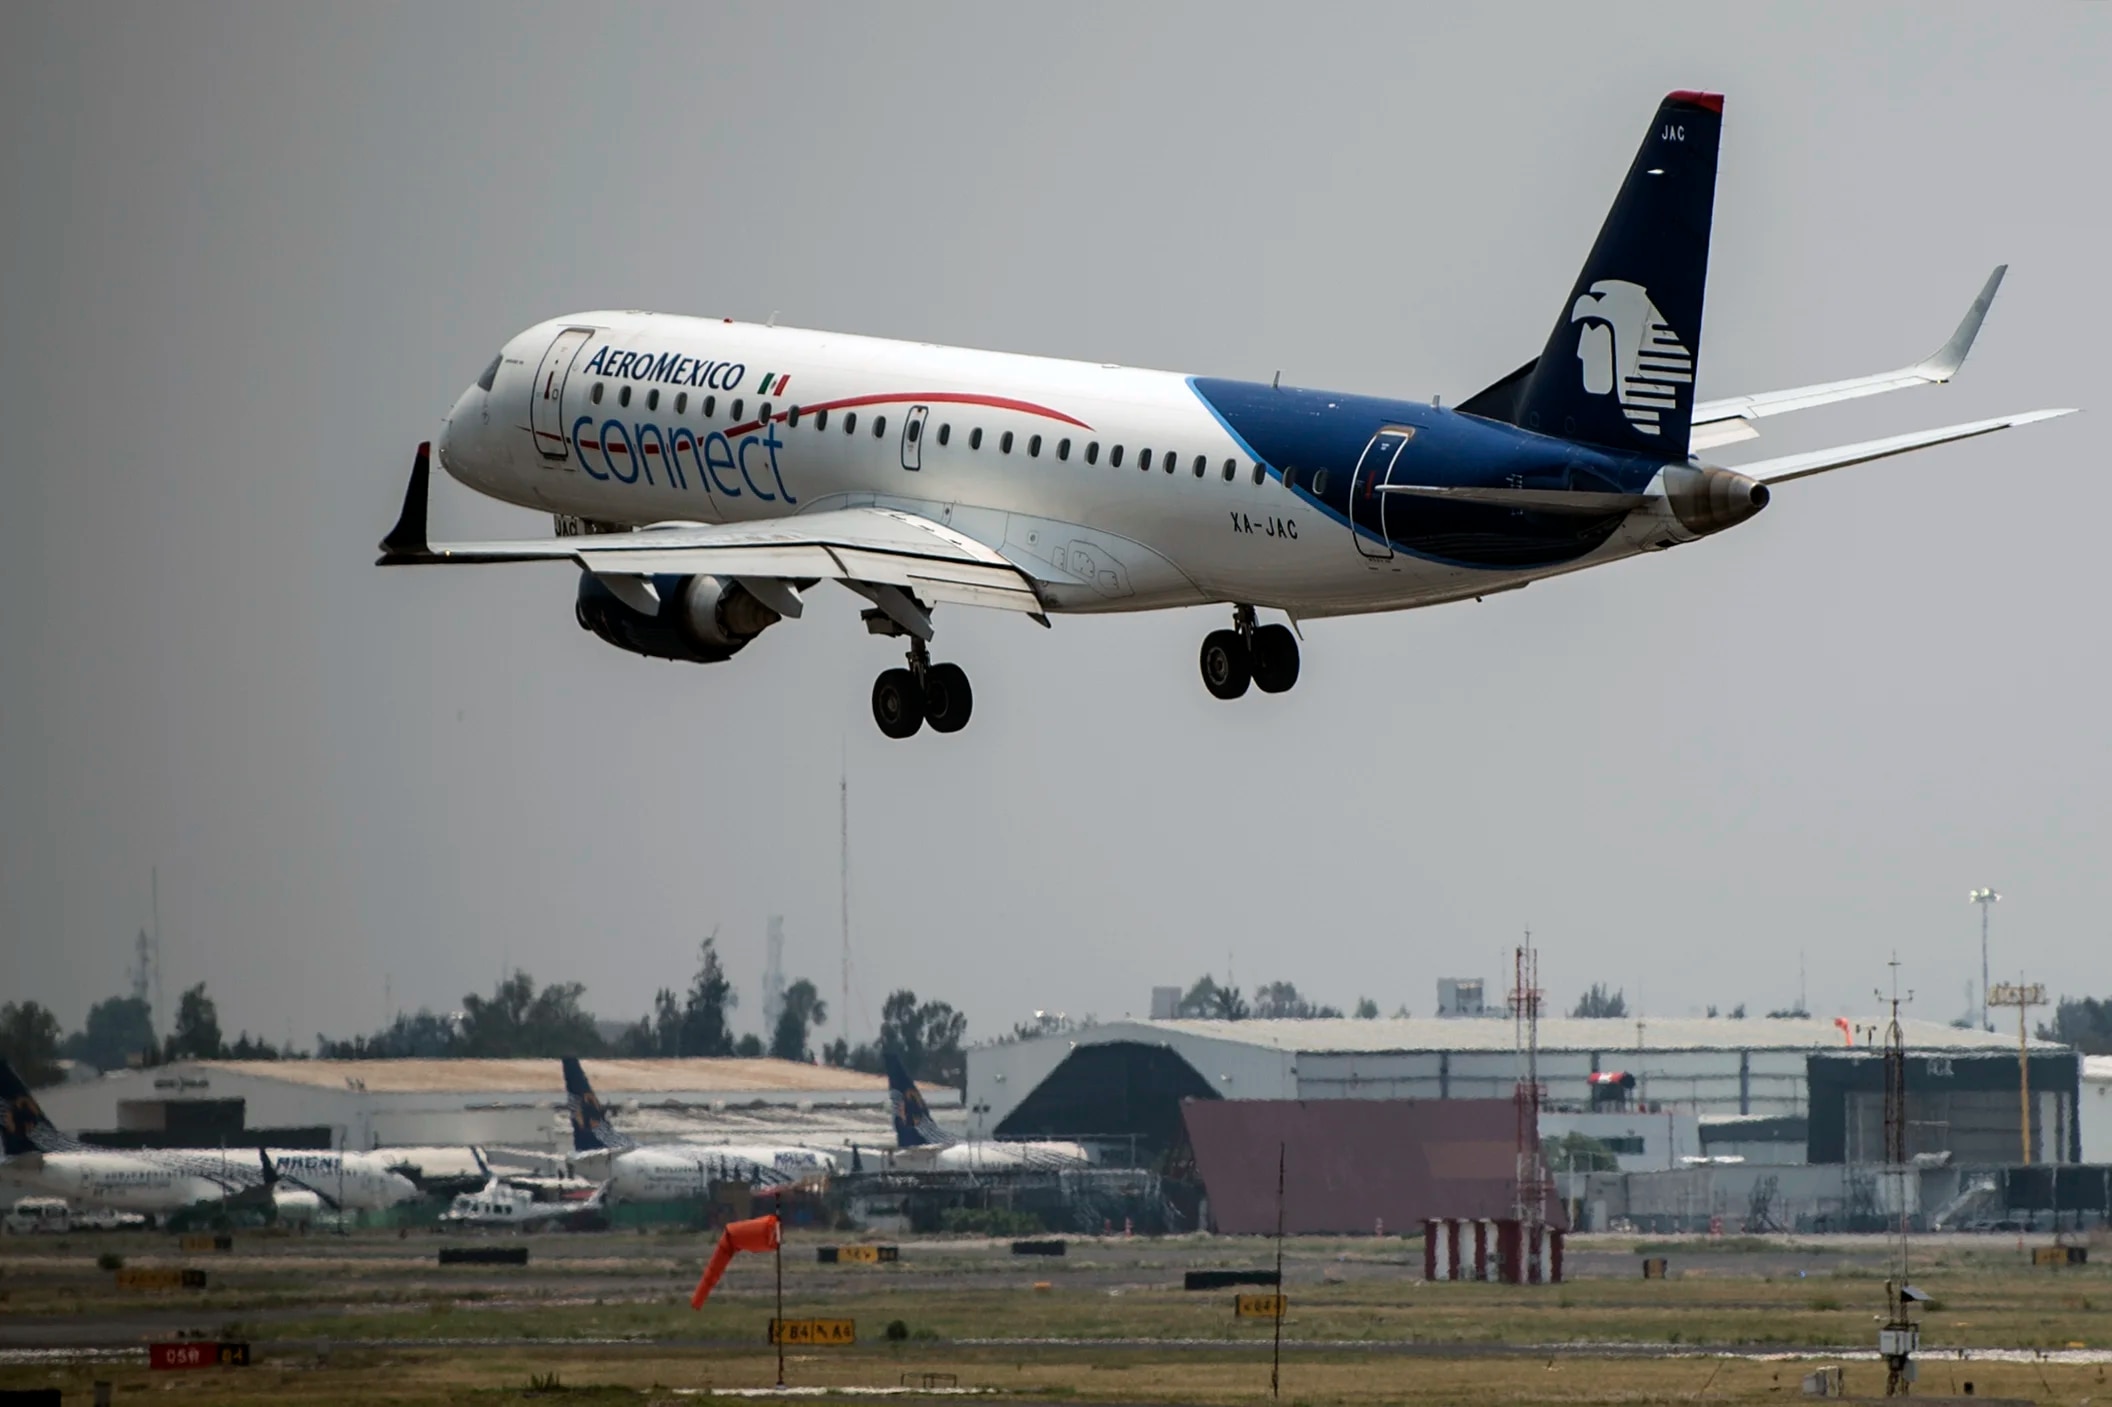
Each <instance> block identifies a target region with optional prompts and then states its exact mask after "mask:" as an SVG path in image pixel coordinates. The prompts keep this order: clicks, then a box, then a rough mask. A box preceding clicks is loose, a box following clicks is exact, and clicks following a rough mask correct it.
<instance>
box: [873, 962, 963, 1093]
mask: <svg viewBox="0 0 2112 1407" xmlns="http://www.w3.org/2000/svg"><path fill="white" fill-rule="evenodd" d="M967 1034H968V1018H967V1017H966V1016H964V1015H962V1014H961V1013H960V1012H958V1011H955V1010H954V1009H953V1006H952V1004H951V1003H949V1002H942V1001H928V1002H919V1001H918V1000H917V994H916V993H915V992H913V991H911V990H910V989H909V988H907V987H904V988H901V989H900V990H898V991H895V992H892V993H890V994H889V995H888V998H887V1000H886V1001H885V1002H884V1003H882V1004H881V1007H880V1049H881V1051H891V1052H893V1053H894V1055H895V1056H896V1057H897V1058H899V1059H900V1060H901V1062H902V1065H903V1068H905V1069H906V1070H908V1071H909V1073H910V1077H911V1078H912V1079H917V1080H929V1081H931V1082H932V1083H934V1084H942V1085H954V1086H956V1087H958V1086H959V1085H960V1084H962V1083H963V1081H964V1080H965V1079H966V1078H967V1066H968V1058H967V1056H966V1055H964V1054H963V1053H962V1052H961V1042H962V1041H963V1040H964V1039H965V1038H966V1037H967ZM862 1049H863V1048H862V1047H861V1050H862ZM858 1054H859V1052H857V1051H854V1052H852V1056H851V1064H852V1065H853V1067H856V1066H857V1065H858ZM874 1063H875V1064H876V1065H877V1064H878V1063H879V1062H878V1061H877V1060H875V1062H874Z"/></svg>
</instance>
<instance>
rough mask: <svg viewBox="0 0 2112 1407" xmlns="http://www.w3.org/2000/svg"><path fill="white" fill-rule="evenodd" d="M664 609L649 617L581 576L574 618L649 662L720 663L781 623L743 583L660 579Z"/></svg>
mask: <svg viewBox="0 0 2112 1407" xmlns="http://www.w3.org/2000/svg"><path fill="white" fill-rule="evenodd" d="M653 589H654V590H655V591H657V592H658V593H659V596H660V610H659V611H658V613H657V614H654V615H647V614H645V613H644V612H643V611H640V610H637V609H635V608H633V607H631V606H629V605H627V604H625V603H624V602H623V601H621V600H618V599H617V597H616V593H615V592H613V591H611V590H610V589H609V588H608V586H607V585H606V584H604V583H603V582H602V581H601V580H600V578H598V577H596V576H595V575H594V574H593V573H592V572H582V573H580V577H579V602H578V605H577V606H576V607H575V609H574V614H575V615H576V616H577V617H578V619H579V624H580V626H581V628H582V629H585V630H591V631H593V632H594V633H595V634H596V635H598V636H600V637H601V638H602V639H604V640H606V641H608V642H609V643H610V644H611V645H614V646H615V647H616V648H617V649H619V650H626V651H628V652H630V653H631V654H634V655H645V656H647V657H649V658H651V659H662V660H685V661H687V662H689V663H691V664H717V663H718V662H719V661H720V660H726V659H731V658H733V656H734V655H736V654H738V653H740V650H741V647H742V646H744V645H746V644H747V643H748V642H749V641H750V640H753V639H754V638H755V637H756V636H758V635H760V634H762V633H763V632H764V631H765V630H767V629H769V628H770V627H771V626H773V625H775V624H777V622H778V621H780V620H782V619H783V617H782V616H780V615H779V614H778V613H777V612H776V611H773V610H771V609H770V608H769V607H768V606H766V605H764V604H763V603H762V602H761V601H758V600H757V599H756V598H755V597H754V596H753V595H751V594H750V593H749V592H748V591H747V589H746V588H744V587H743V586H742V585H741V584H740V583H739V582H736V581H728V580H726V579H725V578H723V577H715V576H686V577H685V576H656V577H654V578H653Z"/></svg>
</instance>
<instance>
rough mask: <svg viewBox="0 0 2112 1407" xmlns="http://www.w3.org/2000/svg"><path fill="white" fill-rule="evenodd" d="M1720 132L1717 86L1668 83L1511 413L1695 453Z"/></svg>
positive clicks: (1648, 450) (1562, 431)
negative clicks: (1683, 87)
mask: <svg viewBox="0 0 2112 1407" xmlns="http://www.w3.org/2000/svg"><path fill="white" fill-rule="evenodd" d="M1722 132H1723V98H1722V96H1721V95H1720V94H1716V93H1684V92H1683V93H1672V94H1669V95H1668V96H1667V97H1666V98H1665V100H1664V101H1663V102H1662V103H1660V104H1659V105H1658V109H1657V116H1656V117H1655V118H1654V119H1653V120H1652V121H1651V124H1650V132H1649V135H1647V136H1646V137H1644V138H1643V145H1642V147H1641V149H1640V150H1638V151H1637V152H1636V154H1635V164H1634V165H1632V166H1630V167H1629V168H1628V179H1627V180H1626V181H1624V182H1622V184H1621V193H1620V195H1619V196H1617V197H1616V198H1615V199H1614V202H1613V209H1612V210H1610V211H1608V212H1607V215H1606V223H1605V224H1604V225H1603V226H1601V227H1600V229H1599V238H1598V242H1597V243H1595V244H1594V245H1592V247H1591V257H1590V258H1589V259H1587V260H1586V261H1585V263H1584V271H1583V272H1582V273H1580V274H1579V275H1577V283H1576V287H1574V288H1572V289H1571V290H1570V293H1569V301H1568V302H1566V303H1564V304H1563V305H1562V315H1561V317H1559V318H1557V319H1556V320H1555V330H1554V332H1553V333H1552V334H1550V335H1549V337H1548V339H1547V347H1546V349H1545V350H1543V351H1542V352H1541V354H1540V361H1539V363H1538V365H1536V366H1535V367H1534V368H1533V369H1532V372H1531V375H1530V376H1528V377H1526V378H1525V381H1524V384H1523V385H1522V387H1520V388H1519V389H1518V391H1517V393H1516V399H1515V402H1514V404H1515V412H1514V414H1515V421H1514V423H1515V424H1518V425H1520V426H1522V427H1523V428H1525V429H1527V430H1537V431H1539V432H1540V433H1541V434H1544V435H1556V436H1559V437H1561V438H1562V439H1565V440H1581V441H1584V442H1586V443H1588V444H1594V445H1602V446H1604V447H1606V448H1608V449H1617V450H1631V451H1634V452H1637V453H1642V454H1650V455H1655V456H1658V457H1661V458H1663V459H1666V460H1670V461H1674V462H1678V461H1682V460H1684V459H1685V458H1686V457H1687V431H1688V429H1689V426H1690V424H1691V417H1692V416H1693V414H1694V369H1695V366H1696V365H1697V363H1698V361H1699V358H1700V355H1701V297H1702V287H1703V285H1704V284H1705V283H1706V281H1707V279H1708V272H1709V226H1710V223H1711V221H1712V219H1713V216H1714V211H1715V205H1716V147H1717V141H1718V138H1719V137H1720V136H1721V135H1722ZM1495 389H1496V388H1494V387H1492V388H1491V390H1492V391H1494V390H1495ZM1477 399H1478V398H1477ZM1462 409H1466V410H1473V409H1474V406H1473V405H1472V403H1469V404H1468V405H1467V406H1464V407H1462ZM1500 418H1506V419H1509V418H1511V417H1508V416H1504V417H1500Z"/></svg>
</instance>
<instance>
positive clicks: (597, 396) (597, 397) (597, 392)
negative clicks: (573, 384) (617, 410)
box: [587, 381, 601, 405]
mask: <svg viewBox="0 0 2112 1407" xmlns="http://www.w3.org/2000/svg"><path fill="white" fill-rule="evenodd" d="M587 399H588V400H590V401H592V402H594V404H596V405H600V404H601V383H600V382H599V381H597V382H595V383H594V389H593V391H592V392H590V393H589V394H588V396H587Z"/></svg>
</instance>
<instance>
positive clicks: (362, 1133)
mask: <svg viewBox="0 0 2112 1407" xmlns="http://www.w3.org/2000/svg"><path fill="white" fill-rule="evenodd" d="M585 1068H586V1071H587V1077H588V1078H589V1079H590V1080H591V1081H592V1082H593V1084H594V1090H595V1093H596V1094H598V1095H600V1096H601V1098H602V1102H603V1103H604V1104H605V1105H606V1106H607V1107H608V1108H609V1111H610V1116H611V1118H612V1120H613V1121H614V1122H615V1123H616V1125H617V1126H618V1127H619V1128H621V1129H623V1130H624V1131H625V1132H627V1133H629V1134H631V1135H632V1136H633V1137H635V1138H637V1139H639V1140H640V1141H641V1142H654V1141H668V1140H673V1139H693V1140H703V1141H721V1142H735V1141H742V1142H782V1143H823V1142H826V1143H828V1144H832V1145H833V1144H838V1143H852V1142H855V1143H859V1144H862V1145H863V1146H865V1147H870V1148H882V1147H891V1146H893V1142H894V1136H893V1126H892V1123H891V1121H890V1119H889V1116H888V1102H887V1081H886V1079H885V1078H883V1077H881V1076H878V1075H865V1074H860V1073H858V1072H856V1071H853V1070H841V1069H837V1068H834V1067H832V1066H824V1065H807V1064H802V1063H800V1062H798V1061H790V1060H732V1059H728V1060H703V1059H699V1060H589V1061H586V1062H585ZM950 1093H951V1092H950V1091H933V1095H934V1098H935V1101H939V1100H944V1097H945V1096H946V1095H948V1094H950ZM38 1099H39V1102H40V1103H42V1105H43V1106H44V1111H45V1113H46V1114H47V1115H49V1116H50V1118H51V1119H52V1121H53V1122H54V1123H55V1124H57V1125H58V1127H59V1128H61V1129H63V1130H65V1131H66V1132H68V1133H72V1134H75V1135H76V1136H79V1137H81V1138H82V1139H83V1140H84V1141H87V1142H91V1143H101V1144H105V1145H111V1146H129V1147H192V1148H197V1147H223V1146H225V1147H232V1146H237V1145H250V1146H253V1145H257V1144H269V1145H271V1146H275V1147H347V1148H381V1147H413V1146H421V1145H448V1144H452V1145H461V1144H480V1145H482V1144H488V1145H497V1146H502V1147H508V1148H520V1149H544V1150H551V1151H560V1150H564V1149H569V1148H570V1147H571V1132H570V1125H569V1123H568V1121H567V1119H566V1115H565V1086H564V1077H563V1073H562V1071H561V1070H560V1068H559V1065H558V1062H557V1061H556V1060H554V1059H551V1060H234V1061H222V1060H198V1061H180V1062H177V1063H175V1064H171V1065H161V1066H155V1067H153V1068H151V1069H144V1070H123V1071H116V1072H113V1073H111V1074H107V1075H105V1076H103V1077H102V1078H101V1079H97V1080H88V1081H83V1082H80V1083H73V1084H66V1085H60V1086H57V1087H55V1088H52V1089H49V1090H45V1091H41V1092H40V1093H39V1095H38ZM945 1102H951V1101H950V1100H945Z"/></svg>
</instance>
